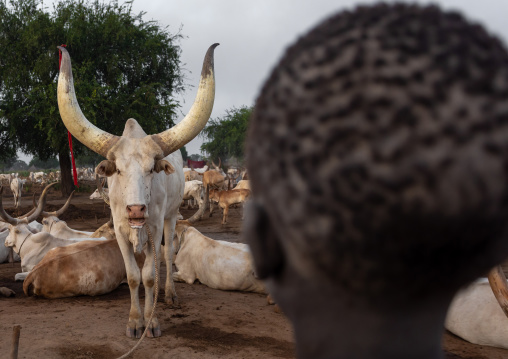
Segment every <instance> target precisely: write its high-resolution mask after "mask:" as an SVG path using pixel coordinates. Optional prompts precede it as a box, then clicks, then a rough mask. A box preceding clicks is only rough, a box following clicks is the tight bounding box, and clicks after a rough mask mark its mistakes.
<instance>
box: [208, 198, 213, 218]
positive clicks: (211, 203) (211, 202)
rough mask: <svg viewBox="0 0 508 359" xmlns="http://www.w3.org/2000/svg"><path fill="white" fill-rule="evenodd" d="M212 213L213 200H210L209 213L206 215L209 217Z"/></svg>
mask: <svg viewBox="0 0 508 359" xmlns="http://www.w3.org/2000/svg"><path fill="white" fill-rule="evenodd" d="M212 213H213V201H210V214H209V215H208V217H211V216H212Z"/></svg>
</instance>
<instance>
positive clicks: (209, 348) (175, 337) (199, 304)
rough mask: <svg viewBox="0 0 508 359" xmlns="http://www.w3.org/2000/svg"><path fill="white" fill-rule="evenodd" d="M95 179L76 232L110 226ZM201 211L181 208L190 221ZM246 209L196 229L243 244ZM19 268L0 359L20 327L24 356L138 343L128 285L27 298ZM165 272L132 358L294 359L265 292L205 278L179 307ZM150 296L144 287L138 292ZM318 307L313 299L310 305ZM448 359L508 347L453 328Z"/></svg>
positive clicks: (116, 349)
mask: <svg viewBox="0 0 508 359" xmlns="http://www.w3.org/2000/svg"><path fill="white" fill-rule="evenodd" d="M42 188H43V187H42V185H41V184H37V183H34V184H33V185H32V186H29V190H28V191H27V190H26V189H24V191H23V194H22V197H21V204H20V207H19V209H18V211H19V212H20V213H26V212H28V211H29V210H30V209H31V208H32V194H33V193H34V192H36V193H37V194H40V193H41V192H42ZM95 188H96V187H95V182H94V181H86V180H83V181H80V192H77V193H76V194H75V196H74V198H73V199H72V201H71V205H70V207H69V209H68V210H67V211H66V212H65V213H64V214H63V215H62V216H61V219H62V220H64V221H66V222H67V224H68V225H69V226H70V227H72V228H74V229H77V230H84V231H93V230H95V229H97V228H98V227H100V226H101V225H102V224H104V223H106V222H107V221H108V219H109V217H110V212H109V208H108V206H107V205H105V204H104V202H103V201H101V200H90V199H89V196H90V194H91V193H92V192H93V191H94V190H95ZM2 198H3V203H4V207H5V208H6V210H7V212H8V213H9V214H11V215H15V214H16V209H15V208H14V207H13V203H14V202H13V196H12V194H11V192H10V191H9V190H8V188H6V189H5V190H4V193H3V195H2ZM64 202H65V199H62V198H61V196H60V193H59V191H54V190H51V191H50V193H49V196H48V200H47V206H46V208H45V210H46V211H54V210H57V209H58V208H60V207H61V206H62V205H63V203H64ZM195 211H196V210H195V209H189V210H187V209H186V208H185V207H181V209H180V212H181V214H182V215H183V216H184V218H188V217H190V216H191V215H192V214H193V213H194V212H195ZM242 214H243V209H242V206H238V208H231V209H230V211H229V218H228V222H227V224H226V225H221V220H222V214H221V213H220V210H217V209H216V210H215V212H214V215H213V216H212V217H211V218H209V217H208V215H207V214H205V216H204V217H203V220H201V221H199V222H197V224H196V228H197V229H198V230H199V231H200V232H201V233H203V234H205V235H207V236H208V237H211V238H213V239H217V240H225V241H230V242H243V238H242V219H241V218H242ZM20 271H21V268H20V263H19V262H16V263H14V266H13V265H12V264H11V263H2V264H0V286H5V287H8V288H10V289H13V290H14V291H15V292H16V296H15V297H12V298H0V319H1V320H0V334H1V335H0V348H1V354H0V357H2V358H4V357H8V354H9V351H10V348H11V341H12V331H13V329H12V328H13V326H14V325H15V324H20V325H21V327H22V329H21V335H20V341H19V358H27V359H28V358H38V359H43V358H79V359H85V358H87V359H88V358H90V359H101V358H104V359H105V358H116V357H119V356H121V355H123V354H124V353H126V352H127V351H129V350H130V349H131V348H132V347H133V346H134V345H135V344H136V341H135V340H133V339H129V338H127V337H126V336H125V317H126V315H127V314H128V310H129V309H128V308H129V302H130V295H129V288H128V285H127V284H122V285H120V287H118V288H117V289H115V290H114V291H112V292H111V293H108V294H105V295H100V296H95V297H88V296H80V297H71V298H63V299H41V298H34V297H27V296H25V294H24V293H23V290H22V283H21V282H15V281H14V275H15V274H16V273H18V272H20ZM164 280H165V270H164V268H162V269H161V280H160V282H161V288H160V289H159V302H158V304H157V313H158V315H159V321H160V323H161V329H162V336H161V337H160V338H156V339H152V338H145V339H144V340H143V342H142V343H141V344H140V346H139V347H138V348H137V349H136V351H135V352H134V353H133V355H132V356H131V357H132V358H219V357H220V358H294V357H295V352H294V342H293V337H292V330H291V326H290V324H289V322H288V320H287V319H286V318H285V316H284V314H283V313H280V312H278V311H277V310H276V309H275V308H274V306H273V305H268V303H267V300H266V296H265V295H263V294H257V293H248V292H237V291H221V290H214V289H211V288H208V287H207V286H205V285H202V284H200V283H197V282H196V283H195V284H193V285H188V284H185V283H176V289H177V293H178V296H179V299H180V303H181V307H180V308H171V307H169V306H167V305H166V304H165V303H164V302H163V297H164V295H163V294H164V290H163V286H164ZM140 297H141V300H144V291H143V290H141V291H140ZM309 305H312V303H309ZM443 342H444V348H445V358H447V359H451V358H453V359H456V358H470V359H472V358H489V359H491V358H492V359H501V358H507V357H508V350H503V349H498V348H493V347H488V346H480V345H474V344H470V343H468V342H466V341H464V340H462V339H460V338H458V337H456V336H454V335H453V334H450V333H445V335H444V337H443Z"/></svg>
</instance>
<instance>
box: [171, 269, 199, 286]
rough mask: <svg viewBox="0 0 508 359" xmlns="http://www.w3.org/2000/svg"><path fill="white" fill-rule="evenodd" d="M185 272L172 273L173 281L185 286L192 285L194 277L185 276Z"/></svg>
mask: <svg viewBox="0 0 508 359" xmlns="http://www.w3.org/2000/svg"><path fill="white" fill-rule="evenodd" d="M184 273H186V272H185V270H179V271H178V272H175V273H173V280H175V281H177V282H185V283H187V284H193V283H194V282H195V281H196V276H191V275H189V274H187V275H185V274H184Z"/></svg>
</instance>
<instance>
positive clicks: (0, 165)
mask: <svg viewBox="0 0 508 359" xmlns="http://www.w3.org/2000/svg"><path fill="white" fill-rule="evenodd" d="M17 160H18V157H17V156H16V155H14V156H5V157H4V158H3V160H1V161H0V171H1V172H2V173H5V171H6V170H7V169H8V168H10V167H12V165H13V164H14V163H15V162H16V161H17Z"/></svg>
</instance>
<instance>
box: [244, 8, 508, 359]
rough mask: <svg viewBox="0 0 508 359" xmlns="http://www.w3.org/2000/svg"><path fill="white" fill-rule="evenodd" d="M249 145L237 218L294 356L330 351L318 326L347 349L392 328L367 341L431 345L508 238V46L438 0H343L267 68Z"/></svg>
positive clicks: (505, 249) (430, 349)
mask: <svg viewBox="0 0 508 359" xmlns="http://www.w3.org/2000/svg"><path fill="white" fill-rule="evenodd" d="M247 155H248V163H249V164H248V170H249V174H250V176H251V184H252V190H253V198H254V200H253V203H252V205H251V206H250V208H249V214H248V216H249V217H246V218H248V221H247V222H246V228H245V233H246V234H247V236H248V241H249V244H250V245H251V247H252V249H253V254H254V257H255V261H256V269H257V271H258V275H259V276H260V277H261V278H264V279H267V280H268V285H269V288H270V290H271V292H272V294H274V296H275V299H276V300H277V301H278V302H279V304H280V305H281V307H282V309H283V310H284V311H285V313H286V314H287V315H288V317H289V318H290V319H291V320H292V322H293V324H294V325H295V333H296V337H297V348H298V352H299V354H300V356H307V355H306V354H309V355H312V356H313V357H318V356H320V355H321V354H324V353H325V352H326V350H328V349H330V350H331V352H330V351H328V354H333V353H335V355H334V356H339V355H338V354H339V353H337V351H336V350H335V349H336V348H335V347H336V345H335V344H334V343H329V344H324V343H320V344H319V345H318V344H316V341H318V340H319V339H318V338H317V337H318V336H320V335H319V334H316V335H315V336H313V335H310V338H309V336H308V335H307V336H306V337H305V338H302V337H300V335H299V331H300V329H301V327H306V328H307V329H306V330H307V331H308V330H312V329H309V328H311V327H312V326H314V327H316V328H315V329H316V330H315V332H316V333H318V332H319V331H320V330H321V328H322V329H323V330H324V329H328V330H329V331H332V332H333V333H335V335H336V336H337V338H338V337H339V336H340V340H335V342H336V343H337V342H338V343H339V344H340V345H341V346H342V348H343V349H344V348H346V347H347V348H348V347H351V348H350V350H351V351H352V352H354V353H356V354H357V355H355V356H349V357H361V358H367V357H371V356H369V354H368V353H371V352H372V348H370V349H369V344H365V343H366V342H369V340H370V341H377V342H380V343H386V342H385V340H384V339H386V340H390V336H391V335H392V334H393V335H399V337H400V336H402V337H401V338H405V339H406V340H402V342H404V344H401V343H400V342H399V344H394V343H392V344H390V345H389V347H388V348H387V347H386V344H383V345H381V344H380V343H377V345H378V347H379V346H381V347H382V350H381V349H379V348H377V349H376V350H378V351H377V355H376V356H372V357H376V358H382V357H392V358H395V357H397V355H396V353H399V354H400V357H404V355H406V357H412V358H416V357H417V356H414V355H412V354H411V355H409V356H407V355H408V353H407V350H409V349H410V347H412V348H417V347H418V346H419V345H420V346H423V347H425V348H427V349H426V351H425V350H424V352H423V354H422V355H423V356H422V358H430V357H439V356H440V354H439V353H440V352H439V346H440V340H441V337H440V335H441V334H442V330H443V329H442V322H443V320H444V315H445V314H446V308H447V306H448V304H449V302H450V300H451V298H452V297H453V294H454V293H455V292H456V291H457V289H458V288H459V287H460V286H462V285H464V284H466V283H467V282H469V281H471V280H473V279H474V278H475V277H477V276H480V275H482V274H485V273H486V272H487V271H488V270H489V269H490V268H491V267H493V266H494V265H496V264H498V263H499V262H501V261H502V260H503V259H504V258H505V257H506V256H507V254H508V238H507V230H508V221H507V219H508V163H507V159H508V55H507V52H506V50H505V48H504V46H503V44H501V42H500V41H499V40H498V39H496V38H495V37H493V36H491V35H489V34H488V33H487V32H486V31H485V30H484V29H483V28H482V27H481V26H479V25H477V24H473V23H471V22H469V21H467V20H465V19H464V18H463V17H462V16H461V15H459V14H457V13H445V12H442V11H441V10H440V9H439V8H437V7H435V6H429V7H422V6H417V5H401V4H397V5H386V4H379V5H375V6H362V7H358V8H357V9H356V10H354V11H345V12H341V13H339V14H337V15H335V16H333V17H331V18H330V19H328V20H326V21H324V22H322V23H321V24H319V25H318V26H317V27H316V28H314V29H313V30H312V31H311V32H309V33H308V34H306V35H304V36H303V37H301V38H300V39H299V40H298V41H297V42H296V43H295V44H294V45H293V46H291V47H290V48H289V49H288V50H287V51H286V53H285V55H284V56H283V58H282V60H281V61H280V63H279V64H278V65H277V66H276V68H275V69H274V70H273V72H272V74H271V76H270V77H269V79H268V80H267V82H266V83H265V85H264V87H263V88H262V90H261V93H260V95H259V98H258V100H257V103H256V106H255V110H254V113H253V116H252V118H251V124H250V132H249V136H248V143H247ZM321 315H323V318H321V317H320V316H321ZM325 316H326V317H325ZM402 317H407V318H408V319H410V320H408V319H405V318H402ZM373 318H374V319H375V320H374V322H372V323H371V321H372V320H373ZM358 320H361V323H358V326H360V327H361V328H358V329H362V330H363V332H364V333H369V331H372V333H371V334H370V338H367V339H363V340H362V339H356V340H353V339H347V337H348V336H349V335H351V334H353V333H354V332H355V330H356V329H355V328H356V327H355V325H356V324H355V323H357V322H358ZM327 321H328V322H330V323H329V325H327V324H326V322H327ZM333 323H335V326H334V324H333ZM369 323H370V324H369ZM341 326H347V328H342V329H341V328H340V327H341ZM399 327H400V328H399ZM392 331H393V333H391V332H392ZM413 331H414V333H413ZM436 332H437V334H436ZM374 333H376V334H374ZM365 335H367V336H369V334H365ZM411 335H412V336H413V337H414V338H412V339H411V338H407V337H406V336H411ZM422 336H423V337H424V338H428V337H430V336H431V337H432V338H430V339H431V340H430V341H431V343H427V342H426V343H423V342H422V343H420V342H419V341H421V340H422V338H421V337H422ZM383 338H384V339H383ZM393 339H394V338H393V337H392V338H391V340H393ZM436 340H437V346H438V348H437V352H438V353H436V348H435V342H436ZM328 341H330V340H328ZM332 341H333V340H332ZM414 341H416V342H414ZM423 341H424V342H425V341H426V340H425V339H424V340H423ZM327 345H328V346H327ZM397 345H399V346H400V345H402V347H397ZM313 346H315V347H316V348H315V349H316V350H321V352H316V351H314V353H313V354H311V353H310V352H308V351H307V349H312V348H311V347H313ZM355 346H356V347H358V348H357V349H358V350H357V351H355ZM394 346H396V347H397V348H394ZM360 347H361V348H360ZM333 350H335V352H334V351H333ZM383 350H386V351H387V352H386V353H385V352H383ZM422 350H423V349H422ZM345 355H346V356H345V357H347V355H351V353H349V354H345ZM436 355H437V356H436Z"/></svg>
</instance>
